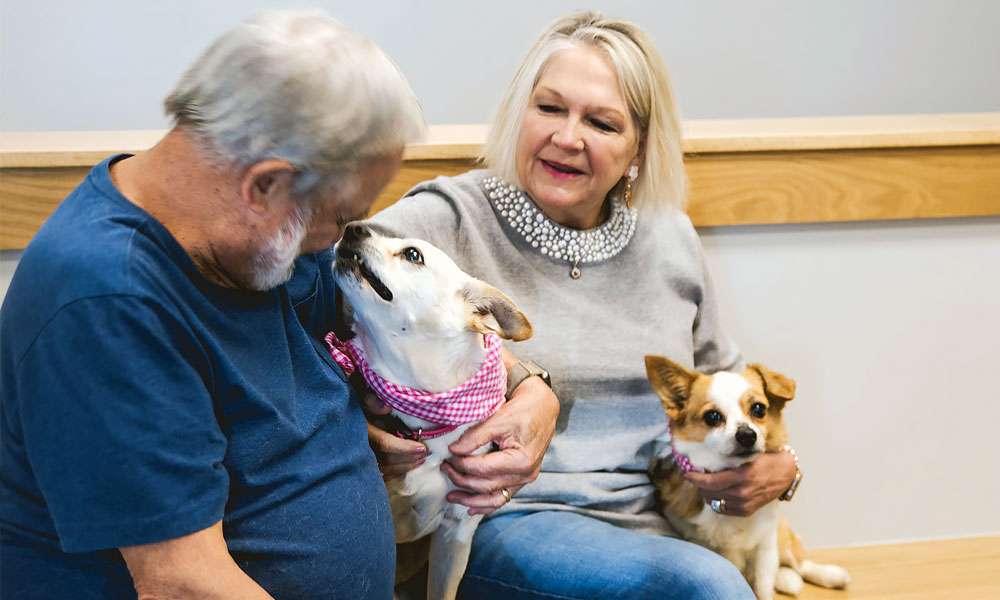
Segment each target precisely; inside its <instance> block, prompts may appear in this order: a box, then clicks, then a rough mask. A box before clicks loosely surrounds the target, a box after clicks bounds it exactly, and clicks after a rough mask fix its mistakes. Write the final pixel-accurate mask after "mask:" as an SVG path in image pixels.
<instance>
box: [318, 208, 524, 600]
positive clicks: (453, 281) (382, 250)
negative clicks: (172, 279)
mask: <svg viewBox="0 0 1000 600" xmlns="http://www.w3.org/2000/svg"><path fill="white" fill-rule="evenodd" d="M334 271H335V275H336V278H337V284H338V286H339V287H340V289H341V290H342V291H343V293H344V296H345V297H346V298H347V300H348V302H349V303H350V305H351V308H352V309H353V313H354V318H355V323H354V334H355V337H354V338H353V339H352V340H350V341H349V342H346V343H344V342H341V341H340V340H337V339H336V338H335V337H334V336H333V335H332V334H331V335H330V336H328V337H327V342H328V344H330V345H331V354H332V355H333V356H334V358H335V359H336V360H338V362H340V363H341V364H342V365H344V364H345V363H353V365H351V364H348V369H350V368H351V366H354V367H357V369H358V370H359V371H360V372H361V373H362V375H364V378H365V381H366V382H367V383H368V385H369V387H371V388H372V390H373V391H374V392H375V393H376V395H378V396H379V397H380V398H382V400H383V401H385V402H386V404H388V405H389V406H390V407H391V408H392V411H393V414H394V415H395V416H397V417H398V418H399V419H400V420H402V421H403V423H405V425H406V426H407V427H408V428H409V429H410V430H411V431H410V432H409V435H408V436H407V437H413V438H414V439H419V440H421V441H423V442H425V443H426V444H427V446H428V449H429V450H430V452H429V454H428V457H427V460H426V461H425V462H424V463H423V464H422V465H421V466H419V467H417V468H416V469H414V470H412V471H410V472H409V473H407V474H406V476H405V477H404V478H402V479H396V480H391V481H389V482H388V483H387V484H386V485H387V487H388V489H389V498H390V504H391V506H392V515H393V521H394V523H395V529H396V541H397V542H409V541H413V540H417V539H420V538H422V537H424V536H426V535H431V536H432V537H431V542H430V570H429V576H428V583H427V597H428V598H429V599H431V600H438V599H450V598H454V597H455V595H456V593H457V591H458V585H459V583H460V582H461V579H462V575H463V574H464V572H465V567H466V565H467V564H468V559H469V550H470V547H471V543H472V536H473V534H474V533H475V530H476V527H477V526H478V524H479V521H480V520H481V519H482V515H476V516H470V515H469V514H468V510H467V509H466V507H464V506H462V505H459V504H451V503H449V502H447V501H446V499H445V496H446V494H447V493H448V492H449V491H451V490H452V489H455V486H454V484H453V483H452V482H451V480H449V479H448V478H447V477H446V476H445V475H444V473H442V471H441V470H440V465H441V462H442V461H444V460H446V459H448V458H449V456H450V454H449V452H448V445H449V444H451V443H452V442H454V441H455V440H457V439H458V438H459V437H460V436H461V435H462V433H463V432H464V431H465V430H466V429H468V428H469V427H470V426H472V425H474V424H475V423H477V422H479V421H481V420H483V419H485V418H486V417H488V416H489V415H491V414H492V413H493V412H494V411H495V410H496V409H497V408H498V407H499V406H500V404H501V403H502V402H503V399H504V393H505V391H506V389H507V374H506V370H505V369H504V365H503V361H502V360H501V357H500V349H501V341H500V338H504V339H510V340H515V341H519V340H523V339H527V338H528V337H530V336H531V324H530V323H529V322H528V320H527V319H526V318H525V316H524V315H523V314H522V313H521V312H520V311H519V310H518V309H517V307H516V306H514V304H513V302H511V300H510V299H509V298H507V297H506V296H505V295H504V294H502V293H501V292H500V291H498V290H497V289H496V288H493V287H491V286H489V285H487V284H486V283H483V282H482V281H479V280H478V279H475V278H473V277H471V276H469V275H468V274H466V273H465V272H463V271H462V270H461V269H459V268H458V267H457V266H456V265H455V263H454V262H452V260H451V259H450V258H449V257H448V256H447V255H445V254H444V253H443V252H441V251H440V250H438V249H437V248H435V247H434V246H432V245H431V244H429V243H427V242H425V241H422V240H414V239H399V238H393V237H389V236H386V235H383V234H382V233H381V232H380V231H378V230H377V229H376V228H375V227H374V226H372V225H366V224H361V223H354V224H351V225H349V226H348V227H347V229H346V230H345V232H344V238H343V239H342V240H341V241H340V243H339V244H338V246H337V261H336V263H335V268H334ZM348 359H349V360H348ZM487 450H488V448H487V447H484V448H482V449H481V452H485V451H487Z"/></svg>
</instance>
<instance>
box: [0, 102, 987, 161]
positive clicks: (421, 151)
mask: <svg viewBox="0 0 1000 600" xmlns="http://www.w3.org/2000/svg"><path fill="white" fill-rule="evenodd" d="M683 129H684V152H685V153H691V154H712V153H724V152H780V151H792V150H836V149H865V148H918V147H919V148H929V147H941V146H980V145H1000V112H998V113H962V114H937V115H885V116H862V117H818V118H817V117H800V118H786V119H694V120H688V121H684V123H683ZM486 132H487V126H486V125H431V126H430V127H429V131H428V136H427V139H426V140H425V141H423V142H420V143H417V144H412V145H410V146H409V147H407V149H406V155H405V158H406V160H452V159H472V158H475V157H476V155H477V154H478V153H479V149H480V147H481V146H482V143H483V141H484V140H485V139H486ZM164 133H165V130H162V129H144V130H131V131H28V132H0V168H40V167H89V166H92V165H95V164H97V163H98V162H100V161H101V160H103V159H104V158H106V157H107V156H108V155H109V154H114V153H116V152H138V151H141V150H145V149H146V148H149V147H150V146H152V145H153V144H154V143H156V141H157V140H159V139H160V138H161V137H162V136H163V134H164Z"/></svg>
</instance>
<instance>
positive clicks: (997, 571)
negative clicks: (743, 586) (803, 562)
mask: <svg viewBox="0 0 1000 600" xmlns="http://www.w3.org/2000/svg"><path fill="white" fill-rule="evenodd" d="M811 558H813V559H814V560H817V561H818V562H830V563H835V564H839V565H840V566H842V567H844V568H846V569H847V570H848V571H849V572H850V573H851V578H852V582H851V585H850V587H849V588H848V589H847V590H846V591H836V590H824V589H822V588H817V587H816V586H812V585H806V588H805V591H804V592H803V593H802V594H801V595H800V596H799V600H876V599H877V600H997V599H998V598H1000V536H998V537H981V538H968V539H959V540H941V541H933V542H916V543H910V544H892V545H882V546H864V547H857V548H838V549H831V550H820V551H815V552H812V553H811ZM777 597H778V598H788V596H783V595H779V596H777Z"/></svg>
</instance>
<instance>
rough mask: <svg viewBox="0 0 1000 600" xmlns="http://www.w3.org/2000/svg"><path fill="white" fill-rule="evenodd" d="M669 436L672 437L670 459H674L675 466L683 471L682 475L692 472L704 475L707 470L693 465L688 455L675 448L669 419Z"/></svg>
mask: <svg viewBox="0 0 1000 600" xmlns="http://www.w3.org/2000/svg"><path fill="white" fill-rule="evenodd" d="M667 434H668V435H669V436H670V457H671V458H673V459H674V464H676V465H677V468H678V469H680V470H681V473H684V474H687V473H690V472H691V471H694V472H695V473H704V472H705V469H699V468H698V467H696V466H694V465H693V464H691V459H690V458H688V456H687V455H686V454H681V453H680V452H678V451H677V448H675V447H674V434H673V433H672V432H671V431H670V419H667Z"/></svg>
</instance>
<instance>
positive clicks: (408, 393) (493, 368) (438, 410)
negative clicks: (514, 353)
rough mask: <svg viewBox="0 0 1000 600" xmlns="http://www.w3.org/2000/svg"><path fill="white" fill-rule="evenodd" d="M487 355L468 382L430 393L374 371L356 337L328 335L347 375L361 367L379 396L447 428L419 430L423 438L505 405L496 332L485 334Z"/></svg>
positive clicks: (504, 382)
mask: <svg viewBox="0 0 1000 600" xmlns="http://www.w3.org/2000/svg"><path fill="white" fill-rule="evenodd" d="M484 338H485V341H486V358H485V359H484V360H483V364H481V365H479V369H478V370H477V371H476V373H475V374H474V375H473V376H472V377H471V378H470V379H469V380H468V381H466V382H465V383H462V384H460V385H459V386H458V387H455V388H452V389H450V390H448V391H445V392H428V391H426V390H418V389H415V388H411V387H407V386H405V385H397V384H395V383H393V382H391V381H389V380H387V379H385V378H383V377H382V376H381V375H379V374H378V373H376V372H375V371H374V370H372V368H371V365H369V364H368V360H367V359H366V358H365V354H364V352H363V351H362V350H361V347H360V346H358V345H357V344H355V343H354V340H348V341H346V342H343V341H341V340H340V339H339V338H338V337H337V336H336V335H335V334H334V333H333V332H330V333H328V334H326V338H324V339H325V340H326V345H327V346H328V347H329V348H330V357H331V358H333V360H334V361H336V362H337V364H339V365H340V366H341V367H342V368H343V369H344V372H345V373H346V374H347V375H350V374H351V373H353V372H354V370H355V368H358V369H360V371H361V375H362V376H363V377H364V379H365V383H367V384H368V387H370V388H371V390H372V391H373V392H375V395H376V396H378V397H379V398H380V399H381V400H382V401H383V402H385V403H386V404H388V405H389V406H390V407H392V408H393V409H394V410H396V411H399V412H400V413H403V414H405V415H410V416H412V417H417V418H420V419H425V420H427V421H431V422H432V423H440V424H442V425H445V426H446V427H447V428H446V427H438V428H435V429H432V430H428V431H423V430H419V431H418V433H419V435H420V436H421V439H427V438H429V437H436V436H439V435H443V434H445V433H447V432H449V431H452V430H454V429H455V427H457V426H459V425H464V424H466V423H472V422H475V421H482V420H483V419H485V418H486V417H488V416H490V415H492V414H493V413H494V412H496V410H497V409H498V408H500V405H501V404H503V400H504V393H505V392H506V391H507V369H506V368H505V367H504V365H503V360H501V358H500V349H501V347H502V344H501V342H500V337H499V336H497V335H495V334H487V335H486V336H484Z"/></svg>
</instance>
